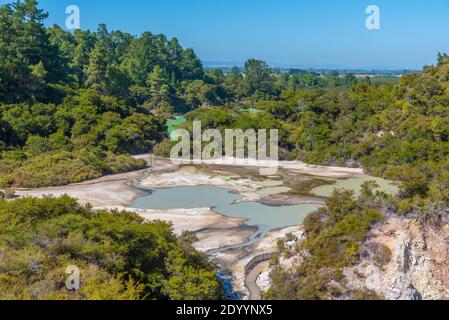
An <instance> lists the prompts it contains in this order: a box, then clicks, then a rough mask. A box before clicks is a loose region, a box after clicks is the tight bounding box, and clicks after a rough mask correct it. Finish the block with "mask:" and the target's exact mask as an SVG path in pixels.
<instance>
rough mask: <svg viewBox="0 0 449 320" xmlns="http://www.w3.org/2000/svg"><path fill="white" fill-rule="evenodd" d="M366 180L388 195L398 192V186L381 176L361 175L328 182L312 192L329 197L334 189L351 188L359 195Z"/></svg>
mask: <svg viewBox="0 0 449 320" xmlns="http://www.w3.org/2000/svg"><path fill="white" fill-rule="evenodd" d="M367 181H374V182H376V183H377V184H378V185H379V189H378V190H379V191H383V192H385V193H386V194H389V195H396V194H397V193H398V192H399V187H398V186H397V185H395V184H394V183H393V182H392V181H388V180H385V179H382V178H376V177H370V176H363V177H358V178H352V179H345V180H338V181H336V182H335V183H334V184H332V182H330V183H331V184H329V185H324V186H320V187H317V188H315V189H313V190H312V194H313V195H315V196H319V197H326V198H328V197H330V196H331V195H332V193H333V192H334V191H335V190H336V189H346V190H352V191H354V193H355V196H359V195H360V191H361V189H362V185H363V184H364V183H365V182H367Z"/></svg>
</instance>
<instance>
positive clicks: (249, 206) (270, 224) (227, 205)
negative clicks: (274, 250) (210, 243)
mask: <svg viewBox="0 0 449 320" xmlns="http://www.w3.org/2000/svg"><path fill="white" fill-rule="evenodd" d="M238 200H240V196H239V195H237V194H233V193H231V192H230V190H228V189H223V188H217V187H214V186H194V187H176V188H170V189H160V190H156V191H154V192H153V194H151V195H149V196H146V197H143V198H140V199H137V200H136V201H135V202H134V203H133V204H132V205H131V206H132V207H134V208H143V209H182V208H184V209H191V208H203V207H211V208H213V210H214V211H215V212H217V213H221V214H223V215H226V216H229V217H237V218H243V219H245V220H247V224H248V225H253V226H259V227H261V229H263V230H266V231H268V230H271V229H276V228H282V227H287V226H294V225H299V224H302V223H303V221H304V218H305V217H306V216H307V215H308V214H310V213H312V212H314V211H316V210H317V209H318V208H320V206H319V205H314V204H301V205H292V206H267V205H264V204H261V203H257V202H240V203H236V201H238Z"/></svg>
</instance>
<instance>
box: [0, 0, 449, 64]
mask: <svg viewBox="0 0 449 320" xmlns="http://www.w3.org/2000/svg"><path fill="white" fill-rule="evenodd" d="M0 2H5V1H2V0H0ZM72 4H74V5H78V6H79V8H80V11H81V28H82V29H91V30H95V29H96V26H97V25H98V24H99V23H102V22H103V23H106V24H107V25H108V28H109V29H120V30H123V31H127V32H130V33H132V34H140V33H141V32H143V31H151V32H153V33H164V34H166V35H167V36H168V37H177V38H178V39H179V41H180V43H181V44H182V45H183V46H186V47H192V48H194V49H195V51H196V52H197V54H198V55H199V56H200V58H201V59H202V60H203V61H223V62H241V61H244V60H246V59H248V58H252V57H254V58H259V59H263V60H266V61H268V62H269V63H270V64H272V65H282V66H300V67H348V68H360V67H362V68H372V67H400V68H419V69H420V68H421V67H422V66H423V65H425V64H433V63H435V58H436V54H437V52H438V51H443V52H449V0H126V1H123V0H40V5H41V7H42V8H44V9H45V10H47V11H48V12H49V13H50V18H49V20H48V23H49V24H53V23H57V24H59V25H61V26H64V25H65V19H66V14H65V8H66V6H68V5H72ZM368 5H377V6H378V7H379V8H380V13H381V17H380V18H381V30H379V31H369V30H367V29H366V27H365V20H366V18H367V15H366V14H365V9H366V7H367V6H368Z"/></svg>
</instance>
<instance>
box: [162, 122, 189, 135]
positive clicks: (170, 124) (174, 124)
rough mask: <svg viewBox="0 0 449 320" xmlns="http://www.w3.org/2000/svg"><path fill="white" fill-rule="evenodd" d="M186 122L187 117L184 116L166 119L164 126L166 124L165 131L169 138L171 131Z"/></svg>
mask: <svg viewBox="0 0 449 320" xmlns="http://www.w3.org/2000/svg"><path fill="white" fill-rule="evenodd" d="M186 122H187V119H186V118H184V117H178V118H176V119H170V120H167V123H166V126H167V132H168V136H169V137H170V139H171V138H172V134H173V131H175V129H177V127H178V126H180V125H182V124H184V123H186Z"/></svg>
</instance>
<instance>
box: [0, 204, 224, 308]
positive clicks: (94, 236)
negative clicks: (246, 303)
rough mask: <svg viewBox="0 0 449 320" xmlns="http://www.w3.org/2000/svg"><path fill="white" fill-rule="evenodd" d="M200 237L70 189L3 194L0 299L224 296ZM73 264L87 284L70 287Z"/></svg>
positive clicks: (81, 279) (214, 297) (82, 283)
mask: <svg viewBox="0 0 449 320" xmlns="http://www.w3.org/2000/svg"><path fill="white" fill-rule="evenodd" d="M193 239H194V238H193V237H192V236H191V235H189V234H185V235H183V236H181V237H180V238H177V237H175V235H174V234H173V232H172V230H171V226H170V225H168V224H166V223H163V222H154V223H144V221H143V219H141V218H140V217H138V216H137V215H134V214H130V213H129V212H124V213H120V212H108V211H95V212H94V211H92V210H91V209H90V208H89V207H83V206H80V205H78V204H77V203H76V200H74V199H71V198H69V197H67V196H63V197H60V198H57V199H56V198H51V197H46V198H43V199H35V198H24V199H20V200H15V201H12V202H6V201H4V200H0V299H90V300H92V299H94V300H96V299H106V300H108V299H114V300H115V299H117V300H120V299H126V300H134V299H217V298H220V297H221V296H222V288H221V284H220V283H219V281H218V280H217V278H216V272H217V270H216V269H215V267H214V266H213V265H212V264H211V263H210V262H209V261H208V259H207V257H206V256H205V255H203V254H199V253H197V252H196V251H195V250H194V249H193V247H192V241H193ZM69 266H76V267H77V268H79V271H80V275H81V277H80V281H81V283H80V290H77V291H70V290H67V288H66V279H67V278H68V276H69V274H66V269H67V267H69ZM71 272H73V271H71Z"/></svg>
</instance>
